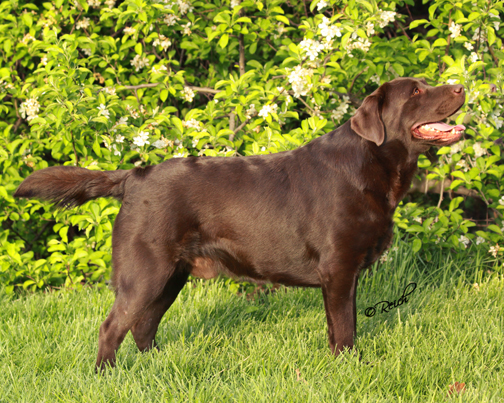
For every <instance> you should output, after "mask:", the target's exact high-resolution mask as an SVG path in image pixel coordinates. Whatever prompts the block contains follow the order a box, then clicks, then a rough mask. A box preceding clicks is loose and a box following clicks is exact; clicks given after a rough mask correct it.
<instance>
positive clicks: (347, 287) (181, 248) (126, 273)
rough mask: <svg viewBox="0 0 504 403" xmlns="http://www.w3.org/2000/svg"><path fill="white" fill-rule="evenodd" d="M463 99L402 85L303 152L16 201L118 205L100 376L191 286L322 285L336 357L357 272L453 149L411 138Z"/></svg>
mask: <svg viewBox="0 0 504 403" xmlns="http://www.w3.org/2000/svg"><path fill="white" fill-rule="evenodd" d="M464 100H465V94H464V89H463V87H462V86H461V85H445V86H440V87H431V86H429V85H427V84H426V82H425V81H424V80H418V79H412V78H401V79H396V80H393V81H391V82H389V83H386V84H384V85H382V86H381V87H379V88H378V89H377V90H376V91H375V92H374V93H373V94H371V95H370V96H368V97H367V98H366V99H365V100H364V102H363V104H362V106H361V107H360V108H359V109H358V110H357V112H356V113H355V115H354V117H353V118H352V119H351V120H350V121H349V122H346V123H345V124H343V125H342V126H341V127H339V128H338V129H336V130H334V131H332V132H330V133H328V134H326V135H324V136H321V137H319V138H317V139H315V140H313V141H311V142H310V143H308V144H306V145H305V146H303V147H300V148H298V149H296V150H294V151H287V152H281V153H278V154H272V155H261V156H250V157H245V158H186V159H171V160H169V161H166V162H164V163H162V164H160V165H157V166H150V167H147V168H144V169H141V168H135V169H132V170H129V171H111V172H99V171H89V170H86V169H83V168H78V167H70V166H66V167H51V168H47V169H44V170H41V171H38V172H35V173H33V174H32V175H31V176H29V177H28V178H27V179H26V180H25V181H24V182H23V183H22V184H21V185H20V187H19V189H18V190H17V191H16V194H15V196H17V197H40V198H43V199H48V200H52V201H54V202H58V203H59V204H60V205H64V206H72V205H79V204H82V203H84V202H86V201H87V200H90V199H92V198H96V197H102V196H114V197H116V198H118V199H122V207H121V210H120V212H119V214H118V216H117V218H116V220H115V224H114V230H113V267H114V272H113V284H114V286H115V291H116V300H115V303H114V306H113V307H112V310H111V312H110V314H109V316H108V317H107V319H106V320H105V322H103V324H102V326H101V328H100V337H99V351H98V358H97V362H96V365H97V366H98V367H103V366H104V365H105V364H112V365H113V364H114V362H115V354H116V350H117V348H118V347H119V345H120V344H121V342H122V340H123V339H124V336H125V335H126V333H127V332H128V331H129V330H131V332H132V333H133V337H134V339H135V341H136V343H137V345H138V347H139V349H140V350H147V349H150V348H151V347H152V346H153V345H155V341H154V336H155V334H156V331H157V328H158V325H159V322H160V320H161V318H162V316H163V314H164V313H165V312H166V310H167V309H168V308H169V307H170V305H171V304H172V303H173V301H174V300H175V298H176V297H177V295H178V293H179V292H180V290H181V289H182V287H183V286H184V284H185V282H186V280H187V278H188V276H189V274H193V275H195V276H199V277H203V278H211V277H214V276H216V275H217V274H218V273H225V274H229V275H233V276H237V277H243V278H249V279H253V280H255V281H271V282H276V283H282V284H286V285H297V286H307V287H321V288H322V293H323V298H324V304H325V309H326V314H327V323H328V328H329V345H330V347H331V350H332V351H333V352H334V353H335V354H338V353H339V352H341V351H342V350H343V349H344V348H345V347H348V348H351V347H352V346H353V338H354V335H355V332H356V303H355V298H356V287H357V279H358V276H359V272H360V271H361V270H362V269H364V268H365V267H367V266H369V265H370V264H371V263H373V262H374V261H375V260H376V259H377V258H378V257H379V256H380V255H381V254H382V252H383V251H384V249H385V248H386V246H387V245H388V244H389V242H390V240H391V237H392V215H393V213H394V210H395V208H396V207H397V205H398V203H399V201H400V200H401V198H402V197H403V196H404V195H405V193H406V191H407V190H408V188H409V186H410V183H411V180H412V177H413V174H414V172H415V170H416V166H417V158H418V155H419V154H420V153H421V152H424V151H426V150H427V149H428V148H429V147H430V146H431V145H435V144H449V143H451V142H453V141H456V140H457V139H458V137H457V136H452V137H449V138H439V139H434V140H433V139H432V138H431V139H429V140H422V139H421V138H416V137H414V136H413V135H412V130H413V129H414V128H415V127H417V126H418V125H419V124H424V123H429V122H436V121H439V120H441V119H445V118H446V117H448V116H449V115H451V114H453V113H454V112H456V111H457V110H458V109H459V108H460V107H461V106H462V105H463V103H464Z"/></svg>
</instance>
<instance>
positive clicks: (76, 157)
mask: <svg viewBox="0 0 504 403" xmlns="http://www.w3.org/2000/svg"><path fill="white" fill-rule="evenodd" d="M70 134H71V135H72V147H73V152H74V155H75V165H76V166H79V157H78V156H77V150H76V149H75V140H74V135H73V131H72V130H70Z"/></svg>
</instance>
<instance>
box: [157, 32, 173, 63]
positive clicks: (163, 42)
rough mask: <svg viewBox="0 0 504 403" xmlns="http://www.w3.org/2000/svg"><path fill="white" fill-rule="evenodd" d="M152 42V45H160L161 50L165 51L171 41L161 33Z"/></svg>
mask: <svg viewBox="0 0 504 403" xmlns="http://www.w3.org/2000/svg"><path fill="white" fill-rule="evenodd" d="M152 44H153V45H154V46H161V47H162V48H163V50H164V51H165V52H166V50H167V49H168V48H169V47H170V46H171V44H172V43H171V41H170V40H169V39H168V38H167V37H166V36H164V35H162V34H161V35H159V38H156V39H155V40H154V42H153V43H152ZM165 70H166V67H165Z"/></svg>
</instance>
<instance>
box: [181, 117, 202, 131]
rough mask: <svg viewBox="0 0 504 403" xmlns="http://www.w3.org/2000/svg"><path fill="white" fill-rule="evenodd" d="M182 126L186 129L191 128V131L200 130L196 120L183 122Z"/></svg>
mask: <svg viewBox="0 0 504 403" xmlns="http://www.w3.org/2000/svg"><path fill="white" fill-rule="evenodd" d="M182 126H184V127H187V128H188V129H190V128H193V129H199V128H200V122H198V121H197V120H196V119H190V120H187V121H185V120H183V121H182Z"/></svg>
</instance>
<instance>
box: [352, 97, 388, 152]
mask: <svg viewBox="0 0 504 403" xmlns="http://www.w3.org/2000/svg"><path fill="white" fill-rule="evenodd" d="M383 98H384V91H383V89H382V87H380V88H378V89H377V90H376V91H375V92H373V93H372V94H371V95H369V96H368V97H366V99H364V102H363V103H362V105H361V106H360V107H359V109H357V111H356V112H355V115H353V117H351V118H350V127H351V128H352V130H353V131H354V132H355V133H357V134H358V135H359V136H361V137H363V138H365V139H366V140H369V141H372V142H373V143H376V145H377V146H380V145H381V144H382V143H383V140H385V127H384V125H383V121H382V119H381V116H380V114H381V107H382V105H383Z"/></svg>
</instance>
